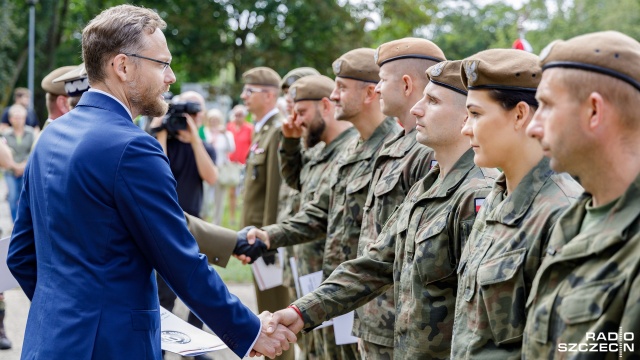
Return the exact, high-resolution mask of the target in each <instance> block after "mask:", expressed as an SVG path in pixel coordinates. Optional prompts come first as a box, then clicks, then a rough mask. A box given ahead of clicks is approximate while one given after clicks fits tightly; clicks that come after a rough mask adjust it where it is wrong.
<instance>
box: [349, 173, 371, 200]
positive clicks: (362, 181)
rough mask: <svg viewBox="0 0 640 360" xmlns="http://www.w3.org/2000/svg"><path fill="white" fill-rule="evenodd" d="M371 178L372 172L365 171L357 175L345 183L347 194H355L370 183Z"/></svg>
mask: <svg viewBox="0 0 640 360" xmlns="http://www.w3.org/2000/svg"><path fill="white" fill-rule="evenodd" d="M371 178H373V174H372V173H367V174H364V175H361V176H358V177H357V178H355V179H354V180H353V181H351V182H350V183H348V184H347V194H348V195H351V194H355V193H357V192H359V191H360V190H362V189H364V188H365V187H366V186H368V185H369V184H370V183H371Z"/></svg>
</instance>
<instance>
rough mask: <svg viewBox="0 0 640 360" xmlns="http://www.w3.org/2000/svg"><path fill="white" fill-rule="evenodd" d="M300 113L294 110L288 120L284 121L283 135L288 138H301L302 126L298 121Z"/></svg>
mask: <svg viewBox="0 0 640 360" xmlns="http://www.w3.org/2000/svg"><path fill="white" fill-rule="evenodd" d="M297 120H298V115H297V114H296V113H295V112H293V114H292V115H289V116H288V117H287V120H286V121H283V123H282V127H281V128H280V129H281V130H282V135H283V136H284V137H286V138H296V139H299V138H301V137H302V127H301V126H300V124H299V123H298V121H297Z"/></svg>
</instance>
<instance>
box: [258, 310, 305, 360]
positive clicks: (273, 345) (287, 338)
mask: <svg viewBox="0 0 640 360" xmlns="http://www.w3.org/2000/svg"><path fill="white" fill-rule="evenodd" d="M258 317H259V318H260V322H261V323H262V329H261V330H260V335H259V336H258V340H257V341H256V343H255V345H254V347H253V349H252V350H251V354H250V356H256V355H258V356H259V355H264V356H266V357H268V358H269V359H273V358H274V357H276V356H280V355H282V352H283V351H285V350H288V349H289V344H290V343H294V342H296V341H297V340H298V339H297V338H296V335H295V334H294V333H293V332H292V331H291V330H290V329H288V328H287V327H286V326H283V325H278V324H276V325H273V326H272V327H271V328H269V329H268V330H270V331H269V332H267V330H266V329H267V327H266V326H267V325H268V324H270V323H271V322H272V314H271V313H270V312H268V311H265V312H263V313H262V314H260V315H259V316H258Z"/></svg>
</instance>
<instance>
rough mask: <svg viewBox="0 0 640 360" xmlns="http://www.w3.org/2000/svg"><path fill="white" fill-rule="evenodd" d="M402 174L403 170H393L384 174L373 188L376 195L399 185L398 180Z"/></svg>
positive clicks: (387, 191) (385, 192)
mask: <svg viewBox="0 0 640 360" xmlns="http://www.w3.org/2000/svg"><path fill="white" fill-rule="evenodd" d="M400 176H402V171H393V172H391V173H390V174H386V175H383V176H382V177H381V178H380V180H378V182H377V183H376V187H375V188H374V189H373V194H374V195H375V196H376V197H381V196H383V195H384V194H387V193H389V192H391V190H393V189H395V187H396V186H397V185H398V181H399V180H400Z"/></svg>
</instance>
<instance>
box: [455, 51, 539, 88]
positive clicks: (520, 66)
mask: <svg viewBox="0 0 640 360" xmlns="http://www.w3.org/2000/svg"><path fill="white" fill-rule="evenodd" d="M462 67H463V69H464V71H461V72H460V73H461V75H462V82H463V83H464V85H465V87H466V88H467V89H469V90H478V89H499V90H515V91H536V89H537V88H538V84H540V73H541V72H542V70H541V69H540V65H538V56H536V55H534V54H531V53H529V52H527V51H522V50H516V49H491V50H485V51H481V52H479V53H477V54H475V55H472V56H470V57H468V58H466V59H464V60H462Z"/></svg>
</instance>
